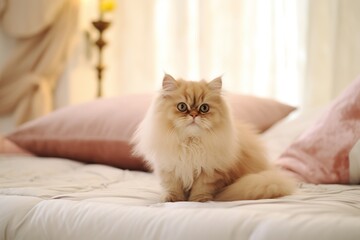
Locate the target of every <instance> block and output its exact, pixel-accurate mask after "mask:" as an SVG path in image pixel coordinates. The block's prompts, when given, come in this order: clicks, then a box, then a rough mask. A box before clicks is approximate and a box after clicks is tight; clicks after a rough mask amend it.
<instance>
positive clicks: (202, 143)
mask: <svg viewBox="0 0 360 240" xmlns="http://www.w3.org/2000/svg"><path fill="white" fill-rule="evenodd" d="M180 102H183V103H186V104H187V107H188V111H186V112H181V111H179V110H178V109H177V104H179V103H180ZM204 103H206V104H208V105H209V106H210V110H209V111H208V112H206V113H202V112H201V111H200V110H199V108H200V106H201V105H202V104H204ZM191 112H192V113H194V114H195V115H196V117H194V116H195V115H194V116H191ZM231 116H232V115H231V112H230V109H229V107H228V105H227V103H226V101H225V99H224V97H223V96H222V94H221V78H217V79H214V80H213V81H211V82H209V83H207V82H205V81H200V82H192V81H184V80H175V79H173V78H172V77H171V76H170V75H165V77H164V80H163V89H162V91H161V92H160V94H159V96H158V97H157V98H156V99H155V100H154V102H153V103H152V105H151V107H150V109H149V110H148V112H147V114H146V116H145V118H144V120H143V121H142V122H141V124H140V125H139V127H138V129H137V131H136V133H135V134H134V138H133V143H134V152H135V153H136V154H137V155H141V156H143V157H144V158H145V160H146V161H147V162H148V164H149V165H150V166H151V167H152V168H153V169H154V172H155V173H156V174H157V175H158V176H159V178H160V181H161V184H162V186H163V188H164V200H165V201H185V200H189V201H208V200H218V201H229V200H243V199H261V198H274V197H281V196H285V195H288V194H291V193H292V192H293V190H294V183H293V181H292V180H291V179H289V178H287V177H286V176H284V175H283V174H282V173H281V172H280V171H279V170H277V169H275V168H274V167H273V166H271V165H270V164H269V162H268V161H267V159H266V154H265V151H264V149H263V147H262V146H261V143H260V142H259V140H258V138H257V136H256V134H255V132H254V131H253V130H252V129H251V127H250V126H247V125H244V124H241V123H235V122H234V121H233V118H232V117H231Z"/></svg>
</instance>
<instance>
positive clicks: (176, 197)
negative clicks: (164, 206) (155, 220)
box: [162, 192, 186, 202]
mask: <svg viewBox="0 0 360 240" xmlns="http://www.w3.org/2000/svg"><path fill="white" fill-rule="evenodd" d="M162 198H163V201H164V202H181V201H186V198H185V195H184V194H180V193H173V192H169V193H165V194H164V195H163V197H162Z"/></svg>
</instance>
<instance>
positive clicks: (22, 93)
mask: <svg viewBox="0 0 360 240" xmlns="http://www.w3.org/2000/svg"><path fill="white" fill-rule="evenodd" d="M0 8H1V9H0V24H1V28H2V30H3V31H4V33H5V34H6V35H8V36H9V37H11V38H13V39H15V45H14V48H13V49H12V51H11V53H10V54H9V58H8V59H6V61H5V64H4V66H3V68H2V69H1V72H0V115H4V114H11V113H14V114H15V115H16V119H17V124H20V123H23V122H25V121H28V120H30V119H34V118H36V117H39V116H41V115H43V114H45V113H48V112H49V111H51V110H52V107H53V90H54V88H55V86H56V83H57V79H58V78H59V75H60V74H61V71H62V70H63V66H64V63H65V61H66V57H67V54H68V51H69V48H70V47H71V44H72V41H73V39H74V36H75V33H76V31H77V21H78V16H77V15H78V8H79V2H78V0H51V1H42V0H32V1H28V0H0Z"/></svg>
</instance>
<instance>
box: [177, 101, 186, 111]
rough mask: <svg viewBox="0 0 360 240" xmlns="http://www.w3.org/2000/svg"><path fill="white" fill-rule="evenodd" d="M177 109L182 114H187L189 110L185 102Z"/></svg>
mask: <svg viewBox="0 0 360 240" xmlns="http://www.w3.org/2000/svg"><path fill="white" fill-rule="evenodd" d="M177 109H178V110H179V111H180V112H186V111H187V110H188V108H187V105H186V103H183V102H181V103H179V104H178V105H177Z"/></svg>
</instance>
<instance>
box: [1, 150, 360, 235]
mask: <svg viewBox="0 0 360 240" xmlns="http://www.w3.org/2000/svg"><path fill="white" fill-rule="evenodd" d="M0 239H4V240H7V239H11V240H15V239H37V240H39V239H66V240H69V239H127V240H129V239H207V240H211V239H277V240H279V239H317V240H320V239H327V240H331V239H354V240H355V239H360V186H358V185H356V186H345V185H344V186H342V185H311V184H303V185H301V186H300V187H299V190H298V191H297V192H296V193H295V194H294V195H292V196H288V197H284V198H281V199H269V200H258V201H235V202H207V203H194V202H177V203H161V202H160V186H159V183H158V181H157V179H156V178H155V177H154V176H153V175H152V174H151V173H144V172H136V171H127V170H121V169H116V168H112V167H109V166H103V165H86V164H83V163H79V162H75V161H71V160H66V159H56V158H38V157H25V156H4V155H3V156H0Z"/></svg>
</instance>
